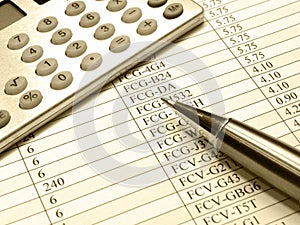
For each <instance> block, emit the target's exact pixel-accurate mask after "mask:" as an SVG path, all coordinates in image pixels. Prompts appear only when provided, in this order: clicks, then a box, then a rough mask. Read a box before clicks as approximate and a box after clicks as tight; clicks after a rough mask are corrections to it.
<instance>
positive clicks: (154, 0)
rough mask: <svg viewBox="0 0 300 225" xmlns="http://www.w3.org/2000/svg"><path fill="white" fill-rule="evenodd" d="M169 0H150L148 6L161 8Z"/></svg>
mask: <svg viewBox="0 0 300 225" xmlns="http://www.w3.org/2000/svg"><path fill="white" fill-rule="evenodd" d="M167 1H168V0H148V5H149V6H151V7H160V6H163V5H164V4H166V2H167Z"/></svg>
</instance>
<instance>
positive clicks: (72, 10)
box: [65, 1, 86, 16]
mask: <svg viewBox="0 0 300 225" xmlns="http://www.w3.org/2000/svg"><path fill="white" fill-rule="evenodd" d="M85 7H86V6H85V3H84V2H83V1H75V2H71V3H70V4H69V5H68V6H67V8H66V11H65V13H66V15H68V16H77V15H79V14H80V13H82V12H83V11H84V10H85Z"/></svg>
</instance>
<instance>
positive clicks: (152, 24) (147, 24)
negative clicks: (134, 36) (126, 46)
mask: <svg viewBox="0 0 300 225" xmlns="http://www.w3.org/2000/svg"><path fill="white" fill-rule="evenodd" d="M156 29H157V22H156V20H154V19H147V20H143V21H142V22H141V23H140V24H139V26H138V28H137V32H138V34H140V35H149V34H152V33H153V32H154V31H156Z"/></svg>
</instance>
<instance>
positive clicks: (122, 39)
mask: <svg viewBox="0 0 300 225" xmlns="http://www.w3.org/2000/svg"><path fill="white" fill-rule="evenodd" d="M129 45H130V38H129V37H128V36H126V35H122V36H119V37H116V38H114V39H113V40H112V41H111V43H110V46H109V50H110V51H111V52H113V53H119V52H122V51H125V50H126V49H127V48H128V47H129Z"/></svg>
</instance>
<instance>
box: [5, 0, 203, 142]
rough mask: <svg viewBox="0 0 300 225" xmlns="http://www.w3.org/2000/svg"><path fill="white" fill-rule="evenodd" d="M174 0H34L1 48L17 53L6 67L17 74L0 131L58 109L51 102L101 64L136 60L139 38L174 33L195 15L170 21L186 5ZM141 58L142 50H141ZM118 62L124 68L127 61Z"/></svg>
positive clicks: (8, 85) (103, 67)
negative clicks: (134, 54)
mask: <svg viewBox="0 0 300 225" xmlns="http://www.w3.org/2000/svg"><path fill="white" fill-rule="evenodd" d="M36 1H37V2H41V3H44V2H46V1H47V0H36ZM55 1H56V2H55ZM54 2H55V4H54ZM66 2H67V3H66ZM87 2H89V3H87ZM174 2H181V1H179V0H142V1H127V0H107V1H102V0H101V1H97V0H90V1H84V0H75V1H74V0H71V1H60V0H53V1H48V3H47V4H44V5H40V6H38V5H36V4H34V6H35V7H37V8H40V9H41V10H40V11H39V12H37V13H33V14H31V12H28V16H27V17H25V18H24V19H23V22H24V26H23V25H22V24H21V23H20V24H19V25H20V26H18V27H17V29H19V31H18V32H16V33H15V34H14V33H10V32H14V31H15V30H14V31H10V30H8V31H9V33H7V34H5V35H6V37H5V39H6V40H7V42H6V43H4V47H5V48H6V49H4V50H5V55H4V54H3V53H2V54H1V57H2V56H4V57H6V55H10V54H11V55H12V56H14V57H15V58H12V61H11V62H9V63H6V64H5V66H4V68H5V70H9V71H10V67H15V68H12V70H15V71H16V73H15V75H10V76H7V79H4V80H3V84H2V85H3V86H2V93H0V94H1V97H2V96H4V101H2V99H1V102H2V106H1V105H0V131H1V132H2V131H4V132H7V130H8V132H10V130H18V129H19V127H20V126H24V124H23V122H24V123H25V122H27V120H26V118H32V117H34V115H35V113H36V112H37V113H41V114H43V113H44V114H43V115H45V112H46V110H47V112H48V113H50V112H51V110H54V109H55V108H51V107H53V106H55V107H56V106H58V104H56V101H55V100H57V101H61V100H62V99H66V98H68V96H70V95H72V94H73V92H74V91H76V90H78V85H79V84H80V82H81V79H84V78H85V76H89V78H91V79H94V77H95V76H96V75H97V74H96V73H93V72H92V73H91V74H89V71H93V70H96V69H99V71H100V73H102V71H103V74H109V73H108V72H107V70H108V69H111V68H112V69H114V67H113V66H114V64H115V62H114V61H116V63H117V65H118V64H119V63H121V62H122V63H123V62H125V61H126V58H127V56H130V57H131V59H132V60H133V59H134V57H132V55H131V54H133V53H134V51H136V48H135V46H131V45H133V43H136V42H140V41H141V43H142V44H141V48H143V47H145V46H151V44H149V45H148V44H147V43H151V41H152V40H153V41H156V40H157V38H161V36H160V33H163V35H164V36H163V38H162V39H165V37H171V36H168V34H169V32H171V30H172V27H173V28H175V27H177V25H178V24H179V23H181V21H187V19H191V18H190V16H188V15H185V16H186V17H184V18H183V19H182V20H179V21H178V23H176V22H177V21H176V22H175V23H173V24H171V22H170V20H171V19H175V18H177V17H179V16H180V15H181V14H182V13H183V7H182V5H185V4H183V3H182V4H180V3H177V4H171V3H174ZM167 3H169V5H168V4H167ZM159 7H161V8H159ZM154 8H155V9H154ZM29 11H30V10H29ZM58 11H60V12H58ZM200 11H201V10H200ZM195 14H196V13H195ZM195 14H193V15H195ZM197 14H198V12H197ZM39 15H41V16H39ZM31 23H33V24H31ZM165 23H166V24H168V23H169V24H170V26H168V25H167V26H166V25H165ZM176 24H177V25H176ZM189 24H191V23H189ZM173 25H174V26H173ZM159 29H161V30H159ZM166 32H168V33H166ZM29 34H30V35H29ZM152 34H153V36H150V35H152ZM166 34H167V35H166ZM144 36H147V37H144ZM5 45H6V46H5ZM130 47H131V48H130ZM139 47H140V46H138V48H139ZM151 47H152V46H151ZM145 49H146V48H144V49H143V50H145ZM6 51H7V52H6ZM3 52H4V51H3ZM138 57H144V55H143V54H142V53H141V52H139V53H138V54H137V58H138ZM124 60H125V61H124ZM118 66H119V69H121V71H124V70H125V69H124V68H125V67H127V66H129V64H127V62H125V63H124V65H123V64H119V65H118ZM108 71H112V70H108ZM97 72H98V71H97ZM4 74H5V72H4ZM75 75H76V76H75ZM75 78H76V79H75ZM108 79H111V78H108ZM72 84H73V85H72ZM61 96H62V97H61ZM66 96H67V97H66ZM67 104H69V103H67ZM33 109H34V110H33ZM31 111H33V112H31ZM45 117H46V115H45ZM7 124H9V125H7ZM26 126H27V125H26ZM1 128H3V129H1ZM1 132H0V134H1ZM9 135H10V134H9ZM0 144H1V143H0Z"/></svg>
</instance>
